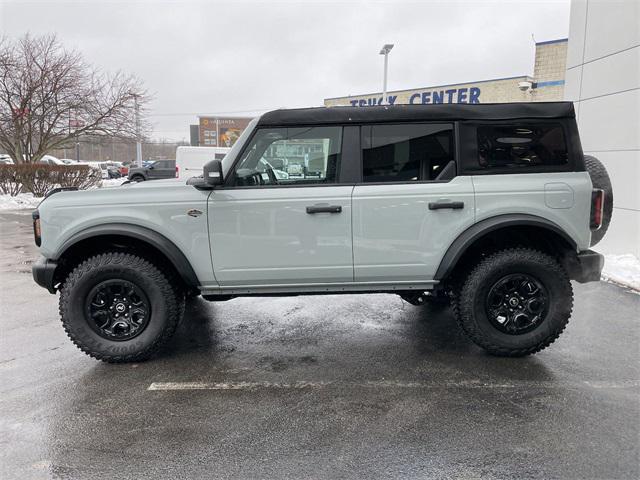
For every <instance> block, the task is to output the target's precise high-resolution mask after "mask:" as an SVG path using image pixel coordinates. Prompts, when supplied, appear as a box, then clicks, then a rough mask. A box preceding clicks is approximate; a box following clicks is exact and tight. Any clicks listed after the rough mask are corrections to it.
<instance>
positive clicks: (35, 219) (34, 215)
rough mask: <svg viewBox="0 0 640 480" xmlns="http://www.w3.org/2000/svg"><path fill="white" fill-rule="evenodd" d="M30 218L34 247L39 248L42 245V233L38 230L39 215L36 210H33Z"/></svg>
mask: <svg viewBox="0 0 640 480" xmlns="http://www.w3.org/2000/svg"><path fill="white" fill-rule="evenodd" d="M31 218H32V219H33V236H34V238H35V241H36V246H38V247H39V246H40V244H41V243H42V237H41V233H42V231H41V230H40V213H38V210H35V211H34V212H33V213H32V214H31Z"/></svg>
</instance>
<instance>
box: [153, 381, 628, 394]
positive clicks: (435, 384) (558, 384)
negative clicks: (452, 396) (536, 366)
mask: <svg viewBox="0 0 640 480" xmlns="http://www.w3.org/2000/svg"><path fill="white" fill-rule="evenodd" d="M326 387H351V388H354V387H355V388H414V389H420V388H426V389H429V388H480V389H495V388H504V389H509V388H523V387H526V388H551V389H557V388H585V387H587V388H595V389H619V388H637V387H640V380H623V381H617V382H614V381H587V380H585V381H582V382H562V381H534V380H532V381H527V380H522V381H512V382H503V383H483V382H480V381H477V380H462V381H457V382H447V381H431V382H429V381H414V382H407V381H396V380H372V381H367V382H348V381H319V382H313V381H297V382H235V381H228V382H153V383H152V384H151V385H149V387H148V388H147V390H165V391H166V390H249V391H253V390H260V389H279V390H302V389H318V388H326Z"/></svg>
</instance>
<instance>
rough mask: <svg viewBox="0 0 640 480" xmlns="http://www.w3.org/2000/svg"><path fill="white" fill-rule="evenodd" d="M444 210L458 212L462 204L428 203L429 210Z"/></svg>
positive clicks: (462, 206)
mask: <svg viewBox="0 0 640 480" xmlns="http://www.w3.org/2000/svg"><path fill="white" fill-rule="evenodd" d="M444 208H451V209H453V210H460V209H462V208H464V202H429V210H442V209H444Z"/></svg>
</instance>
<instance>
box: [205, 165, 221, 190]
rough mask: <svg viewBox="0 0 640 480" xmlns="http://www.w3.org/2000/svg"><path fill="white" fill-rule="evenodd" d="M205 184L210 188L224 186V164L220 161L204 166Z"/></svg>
mask: <svg viewBox="0 0 640 480" xmlns="http://www.w3.org/2000/svg"><path fill="white" fill-rule="evenodd" d="M202 177H203V179H204V183H205V184H206V185H208V186H210V187H215V186H216V185H222V184H223V183H224V178H223V176H222V162H221V161H220V160H211V161H210V162H207V163H205V164H204V168H203V175H202Z"/></svg>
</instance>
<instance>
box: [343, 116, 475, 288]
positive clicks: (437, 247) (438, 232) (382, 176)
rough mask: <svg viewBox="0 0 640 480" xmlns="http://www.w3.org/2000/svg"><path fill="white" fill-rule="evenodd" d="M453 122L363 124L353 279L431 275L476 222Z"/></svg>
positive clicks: (418, 278) (378, 280)
mask: <svg viewBox="0 0 640 480" xmlns="http://www.w3.org/2000/svg"><path fill="white" fill-rule="evenodd" d="M454 130H455V129H454V125H453V124H449V123H412V124H406V123H405V124H389V125H372V126H363V127H362V132H361V134H362V168H361V171H362V179H361V180H362V181H361V183H359V184H358V185H356V186H355V188H354V191H353V202H352V207H353V257H354V277H355V281H356V282H376V283H393V284H395V285H401V283H402V282H404V283H419V282H422V281H430V280H432V279H433V277H434V275H435V272H436V270H437V268H438V265H439V263H440V260H441V259H442V257H443V256H444V254H445V252H446V250H447V248H448V247H449V246H450V245H451V243H452V242H453V241H454V240H455V238H456V237H457V236H458V235H459V234H460V233H461V232H463V231H464V230H465V229H466V228H468V227H469V226H470V225H472V224H473V222H474V210H475V205H474V193H473V185H472V182H471V177H468V176H457V175H456V161H455V160H456V151H455V148H454V143H455V142H454Z"/></svg>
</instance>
